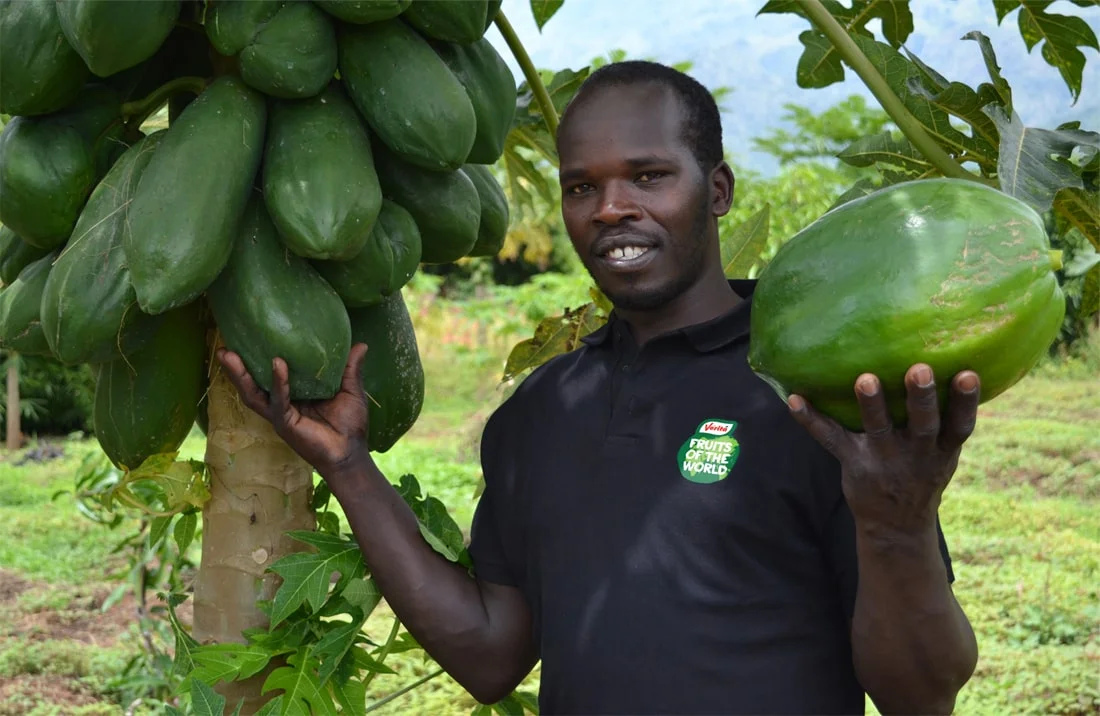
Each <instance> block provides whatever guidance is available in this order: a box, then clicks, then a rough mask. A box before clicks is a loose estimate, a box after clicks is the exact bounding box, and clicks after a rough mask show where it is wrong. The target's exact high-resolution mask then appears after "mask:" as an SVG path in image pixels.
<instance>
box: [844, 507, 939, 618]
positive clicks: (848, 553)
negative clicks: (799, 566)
mask: <svg viewBox="0 0 1100 716" xmlns="http://www.w3.org/2000/svg"><path fill="white" fill-rule="evenodd" d="M936 534H937V536H938V539H939V546H940V555H941V556H942V557H943V565H944V569H946V570H947V581H948V582H949V583H954V581H955V572H954V570H953V569H952V567H951V553H950V550H948V548H947V540H946V538H945V537H944V534H943V528H942V527H941V525H940V518H939V515H937V516H936ZM825 540H826V545H825V547H826V552H827V557H828V560H829V564H830V568H831V569H832V573H833V577H834V579H835V582H836V584H837V587H838V589H839V591H840V598H841V602H842V603H843V606H844V613H845V614H846V615H847V616H848V618H851V617H852V615H853V614H854V613H855V605H856V588H857V587H858V586H859V565H858V562H857V559H856V536H855V521H854V519H853V517H852V512H851V510H850V509H849V508H848V503H847V501H845V500H844V498H843V495H842V496H841V498H840V499H839V501H838V502H837V504H836V507H835V509H834V510H833V512H832V515H831V516H830V519H829V520H828V522H827V523H826V527H825Z"/></svg>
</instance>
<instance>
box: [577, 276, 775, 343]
mask: <svg viewBox="0 0 1100 716" xmlns="http://www.w3.org/2000/svg"><path fill="white" fill-rule="evenodd" d="M727 280H728V281H729V284H730V288H732V289H733V292H734V293H736V294H737V295H738V296H740V297H741V299H742V300H741V301H740V302H739V303H738V304H737V305H736V306H734V307H733V309H731V310H730V311H727V312H726V313H723V314H722V315H721V316H718V317H717V318H712V319H711V320H709V321H707V322H705V323H697V324H695V325H692V326H685V327H684V328H680V329H677V330H675V331H672V333H671V334H670V335H676V334H679V335H682V336H683V337H684V338H686V339H687V340H688V342H689V343H691V345H692V347H694V348H695V350H697V351H699V352H700V353H708V352H710V351H714V350H717V349H719V348H721V347H723V346H726V345H728V344H730V343H732V342H733V341H735V340H737V339H738V338H741V337H742V336H746V335H748V333H749V312H750V308H751V306H752V292H753V291H754V290H755V289H756V279H727ZM624 328H625V325H623V319H622V318H620V317H619V316H618V314H617V313H616V312H615V311H614V310H612V311H611V315H610V316H609V317H608V320H607V323H605V324H604V325H602V326H600V327H599V328H597V329H596V330H595V331H593V332H592V333H589V334H588V335H587V336H584V337H583V338H581V341H582V342H583V343H585V344H586V345H589V346H593V347H597V346H602V345H605V344H606V343H607V341H608V339H609V338H610V337H611V336H612V335H613V333H614V332H616V331H621V330H623V329H624Z"/></svg>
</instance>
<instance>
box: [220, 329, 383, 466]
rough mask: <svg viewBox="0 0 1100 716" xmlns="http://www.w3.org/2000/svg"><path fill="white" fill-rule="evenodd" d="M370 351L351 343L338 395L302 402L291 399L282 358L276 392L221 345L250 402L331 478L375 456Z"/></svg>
mask: <svg viewBox="0 0 1100 716" xmlns="http://www.w3.org/2000/svg"><path fill="white" fill-rule="evenodd" d="M366 354H367V346H366V344H364V343H356V344H355V345H353V346H352V347H351V352H350V353H349V354H348V362H347V365H346V366H345V367H344V376H343V378H342V379H341V382H340V390H339V391H338V392H337V393H336V395H334V396H333V397H332V398H330V399H328V400H324V401H309V402H298V403H293V402H291V400H290V381H289V376H288V369H287V365H286V361H284V360H283V359H282V358H275V359H274V361H273V362H272V368H271V374H272V378H271V380H272V386H271V393H270V395H269V394H268V393H267V392H265V391H264V390H263V389H262V388H260V386H258V385H256V381H255V380H253V379H252V376H251V374H250V373H249V372H248V369H247V368H245V365H244V361H242V360H241V357H240V356H239V355H238V354H236V353H234V352H233V351H230V350H227V349H225V348H221V349H219V350H218V353H217V358H218V361H219V362H220V363H221V365H222V367H223V368H225V371H226V374H227V375H228V376H229V380H230V381H231V382H232V383H233V385H234V386H235V387H236V388H237V392H238V393H240V395H241V400H243V401H244V404H245V405H247V406H248V407H249V408H251V409H252V410H254V411H256V413H258V414H259V415H261V416H263V417H264V418H265V419H266V420H267V421H268V422H270V423H271V425H272V426H273V427H274V428H275V432H276V433H277V434H278V435H279V437H281V438H282V439H283V440H284V441H285V442H286V443H287V445H289V446H290V447H291V448H292V449H293V450H294V451H295V452H297V453H298V455H300V456H301V457H302V459H303V460H305V461H306V462H308V463H309V464H310V465H312V466H313V468H314V469H316V470H317V472H318V473H320V474H321V476H322V477H324V478H325V479H326V480H328V479H329V478H330V477H332V476H333V475H335V474H338V473H340V472H341V471H342V470H343V469H345V468H346V467H348V466H350V465H351V464H352V463H354V462H355V461H356V460H357V459H358V458H361V457H363V456H368V455H369V451H368V446H367V439H366V436H367V424H368V423H367V420H368V413H367V399H366V395H365V393H364V392H363V383H362V377H361V371H362V367H363V358H364V356H366Z"/></svg>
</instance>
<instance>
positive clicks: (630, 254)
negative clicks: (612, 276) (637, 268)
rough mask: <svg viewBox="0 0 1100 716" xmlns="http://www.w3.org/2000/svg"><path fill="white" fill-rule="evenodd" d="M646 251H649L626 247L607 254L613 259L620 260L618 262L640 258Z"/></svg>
mask: <svg viewBox="0 0 1100 716" xmlns="http://www.w3.org/2000/svg"><path fill="white" fill-rule="evenodd" d="M646 251H649V249H647V248H643V247H641V246H624V247H623V248H621V249H611V250H610V251H608V252H607V255H608V257H610V258H613V259H618V260H623V259H627V260H629V259H636V258H638V257H639V256H641V255H642V254H644V253H645V252H646Z"/></svg>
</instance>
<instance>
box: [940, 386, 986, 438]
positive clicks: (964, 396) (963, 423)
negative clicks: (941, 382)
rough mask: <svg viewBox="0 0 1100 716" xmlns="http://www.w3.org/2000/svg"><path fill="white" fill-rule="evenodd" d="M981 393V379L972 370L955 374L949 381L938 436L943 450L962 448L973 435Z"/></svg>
mask: <svg viewBox="0 0 1100 716" xmlns="http://www.w3.org/2000/svg"><path fill="white" fill-rule="evenodd" d="M981 393H982V385H981V379H980V378H979V377H978V374H977V373H975V372H974V371H972V370H964V371H961V372H959V373H957V374H956V375H955V379H954V380H952V381H951V392H950V395H949V397H948V399H947V411H946V415H945V416H944V428H943V433H942V435H941V436H940V442H941V444H942V446H943V447H944V448H945V449H948V450H952V449H958V448H960V447H962V444H963V443H965V442H966V441H967V439H969V437H970V436H971V435H972V434H973V432H974V425H975V423H976V422H977V420H978V403H979V401H980V399H981Z"/></svg>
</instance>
